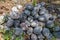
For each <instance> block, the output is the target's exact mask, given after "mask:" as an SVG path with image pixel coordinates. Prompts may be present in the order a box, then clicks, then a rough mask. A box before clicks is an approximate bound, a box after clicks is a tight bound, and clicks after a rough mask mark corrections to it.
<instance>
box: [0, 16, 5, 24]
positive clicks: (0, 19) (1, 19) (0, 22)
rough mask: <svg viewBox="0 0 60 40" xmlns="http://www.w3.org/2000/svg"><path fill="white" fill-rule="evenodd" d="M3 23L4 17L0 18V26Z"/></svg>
mask: <svg viewBox="0 0 60 40" xmlns="http://www.w3.org/2000/svg"><path fill="white" fill-rule="evenodd" d="M2 23H4V16H3V15H2V16H0V24H2Z"/></svg>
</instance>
